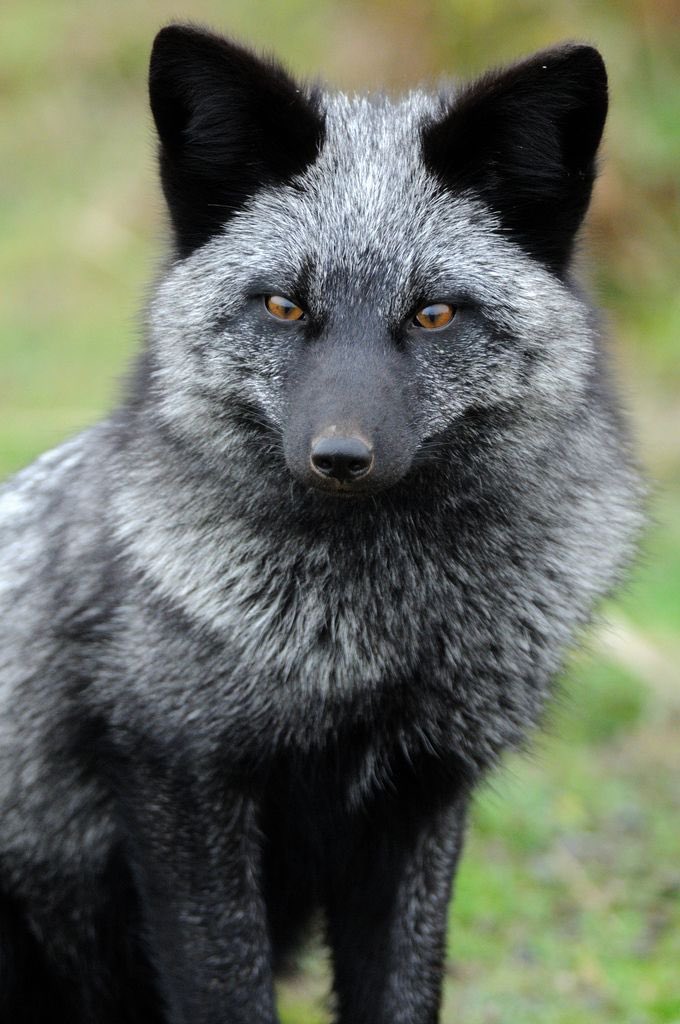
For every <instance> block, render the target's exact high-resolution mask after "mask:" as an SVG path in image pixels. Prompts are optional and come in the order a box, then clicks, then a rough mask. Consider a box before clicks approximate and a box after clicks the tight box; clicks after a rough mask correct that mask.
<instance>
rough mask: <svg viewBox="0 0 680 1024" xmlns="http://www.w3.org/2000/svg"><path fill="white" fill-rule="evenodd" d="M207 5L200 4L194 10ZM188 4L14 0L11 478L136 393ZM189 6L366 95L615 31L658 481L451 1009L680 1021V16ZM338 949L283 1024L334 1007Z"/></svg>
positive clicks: (497, 817) (637, 414)
mask: <svg viewBox="0 0 680 1024" xmlns="http://www.w3.org/2000/svg"><path fill="white" fill-rule="evenodd" d="M186 9H188V8H185V10H186ZM178 13H179V14H180V15H181V14H182V10H181V9H178V8H177V7H176V6H174V5H171V4H170V3H166V2H165V0H154V3H151V4H139V3H137V2H136V0H120V2H119V3H117V4H116V5H115V10H114V8H113V7H112V6H111V5H110V4H109V3H104V0H92V2H91V3H90V4H88V5H87V6H83V5H75V4H72V3H68V2H66V0H31V2H30V3H25V2H20V0H6V2H5V4H4V6H3V32H2V36H1V37H0V57H1V60H0V151H1V153H2V157H3V160H2V164H3V172H2V177H1V180H0V282H1V284H0V359H1V371H2V372H1V373H0V407H1V408H2V411H3V415H2V418H1V420H0V474H5V473H9V472H11V471H12V470H14V469H16V468H18V467H19V466H21V465H23V464H25V463H26V462H28V461H29V460H30V459H31V458H33V457H34V456H35V455H36V454H38V453H39V452H40V451H42V450H44V449H45V448H48V447H50V446H52V445H54V444H56V443H57V442H58V441H59V440H61V439H62V438H63V437H65V436H67V435H69V434H71V433H73V432H75V431H77V430H79V429H80V428H81V427H83V426H84V425H86V424H88V423H90V422H92V421H93V420H94V419H96V417H97V416H98V415H99V414H100V413H101V411H102V410H103V409H105V408H106V407H107V406H108V405H109V404H110V403H111V401H112V400H113V396H114V395H115V392H116V388H117V380H118V378H119V377H120V375H121V373H122V372H123V368H124V366H125V363H126V361H127V359H128V357H129V355H130V353H131V352H132V351H133V349H134V347H135V345H136V343H137V337H138V333H139V330H138V327H137V321H136V311H137V310H138V309H139V308H141V306H142V305H143V301H144V295H145V289H146V287H147V282H148V281H149V280H150V278H151V277H152V275H153V273H154V271H155V266H156V260H157V258H158V254H159V253H160V250H161V240H162V236H163V221H162V210H161V202H160V199H159V195H158V190H157V187H156V184H155V171H154V166H153V165H154V160H153V145H152V142H151V136H150V118H149V115H148V113H147V111H146V99H145V81H144V78H145V62H146V59H147V51H148V47H149V44H150V40H151V38H152V35H153V32H154V31H155V29H156V28H157V27H158V25H159V24H160V23H162V22H164V21H167V20H169V19H170V18H172V17H173V16H176V15H177V14H178ZM191 16H192V17H193V18H194V19H196V20H203V21H207V22H210V23H213V24H215V25H221V26H223V27H225V28H227V29H229V30H232V31H235V32H237V33H238V34H240V35H242V36H245V37H247V38H249V39H250V40H252V41H254V42H255V43H257V44H259V45H261V46H262V47H263V48H269V49H274V50H277V51H278V52H279V53H281V54H283V55H285V57H286V58H287V60H288V62H289V64H290V65H291V66H292V67H293V68H294V69H295V70H297V71H300V72H302V73H308V74H313V73H315V72H317V71H320V70H321V71H324V72H325V73H326V74H327V77H328V78H329V79H330V80H331V81H333V82H335V83H337V84H340V85H344V86H346V87H348V88H354V87H359V86H363V85H370V86H375V85H378V84H380V83H384V84H387V85H388V86H390V87H403V86H406V85H408V84H411V83H413V82H414V81H418V80H420V79H423V78H427V77H430V78H436V77H437V76H439V75H441V74H443V73H446V72H449V73H450V72H452V71H456V70H461V71H465V72H470V71H475V70H478V69H480V68H482V67H484V66H486V65H488V64H490V63H494V62H497V61H500V60H503V59H507V58H511V57H513V56H516V55H520V54H522V53H525V52H527V51H529V50H531V49H532V48H534V47H539V46H542V45H546V44H548V43H550V42H554V41H555V40H558V39H560V38H569V37H571V38H585V39H589V40H591V41H593V42H595V43H598V44H599V45H600V46H601V48H602V49H603V52H604V53H605V56H606V58H607V60H608V63H609V67H610V73H611V86H612V100H613V103H612V113H611V118H610V121H609V127H608V131H607V139H606V159H605V161H604V165H603V173H602V177H601V179H600V182H599V184H598V188H597V192H596V196H595V201H594V205H593V210H592V217H591V229H590V242H591V250H592V251H593V253H594V258H593V259H592V260H591V262H590V264H589V272H590V276H591V278H592V281H593V284H594V286H595V287H596V289H597V291H598V292H599V294H600V295H601V297H602V300H603V304H604V305H605V306H606V308H607V310H608V312H609V315H610V319H611V324H612V334H613V336H614V339H615V342H614V343H613V352H614V354H615V358H616V362H617V363H618V366H619V372H620V376H621V377H622V382H623V385H624V388H625V390H626V392H627V394H628V395H629V401H630V405H631V408H632V409H633V412H634V419H635V427H636V432H637V434H638V435H639V437H640V439H641V441H640V448H641V456H642V459H643V461H644V463H645V464H646V466H647V467H648V469H649V473H650V476H651V477H652V478H653V480H654V493H653V499H652V506H653V509H652V511H653V517H654V525H653V528H652V529H651V530H650V533H649V536H648V538H647V540H646V543H645V546H644V551H643V553H642V556H641V559H640V564H639V567H638V569H637V571H636V573H635V576H634V578H633V580H632V581H631V584H630V585H629V587H628V588H627V589H626V591H625V593H623V594H622V595H621V597H620V598H619V599H618V600H617V601H616V602H614V603H612V604H610V605H609V606H608V608H607V609H606V618H607V619H608V620H609V622H610V626H605V625H602V626H600V627H598V628H597V629H595V630H594V631H593V632H592V634H591V635H590V637H589V638H588V651H587V653H585V654H580V655H578V656H575V657H574V658H573V659H572V663H571V667H570V670H569V673H568V678H567V680H566V681H565V685H564V687H563V692H562V696H561V698H560V700H559V702H558V704H557V706H556V708H555V711H554V714H553V716H552V718H551V721H550V723H549V727H548V730H547V732H546V733H545V735H544V736H543V737H542V738H541V739H539V740H538V741H537V743H536V745H535V746H534V748H533V750H532V752H531V753H530V754H528V755H525V756H522V757H520V756H514V757H513V758H512V759H510V761H509V762H508V764H507V766H506V769H505V771H504V772H503V773H499V774H498V775H497V777H495V778H494V779H493V780H490V782H489V784H488V786H487V787H486V789H485V790H484V791H483V792H481V793H480V794H479V796H478V799H477V803H476V807H475V812H474V815H473V820H472V823H471V828H470V835H469V840H468V844H467V848H466V854H465V857H464V859H463V864H462V868H461V871H460V876H459V879H458V883H457V895H456V899H455V901H454V903H453V906H452V911H451V931H450V958H449V969H448V972H447V978H446V998H445V1008H444V1013H443V1020H444V1022H445V1024H454V1021H455V1022H456V1024H516V1022H522V1024H533V1022H536V1024H539V1022H540V1024H553V1022H554V1024H572V1022H573V1024H577V1022H578V1024H582V1022H583V1021H588V1022H589V1024H680V982H679V980H678V978H679V977H680V969H679V966H678V965H680V856H679V851H680V824H679V822H680V744H679V743H678V727H679V726H680V687H679V686H678V682H679V681H680V668H679V666H680V637H679V635H678V624H679V623H680V451H679V446H678V440H679V438H680V397H679V390H680V387H679V385H680V358H679V351H678V339H679V338H680V291H679V290H678V269H679V268H678V259H677V253H678V237H679V235H680V231H679V228H680V206H679V204H678V184H677V168H678V166H680V135H679V133H678V131H677V125H678V121H679V115H678V95H679V94H680V89H679V85H680V73H679V64H680V45H678V44H679V41H680V40H679V36H678V28H679V25H680V19H678V18H677V10H675V8H674V5H673V4H671V3H661V2H656V3H652V2H650V3H647V4H638V5H632V4H631V5H626V4H623V3H615V2H613V0H605V2H603V3H601V4H592V3H588V4H587V3H585V0H575V2H574V3H570V4H565V3H563V2H559V0H548V2H546V3H540V4H539V3H538V2H537V0H522V2H521V3H519V4H512V5H508V4H501V2H500V0H485V2H483V3H477V4H470V3H463V0H423V2H421V3H412V2H408V0H407V2H404V3H402V2H397V3H393V2H390V3H388V2H387V0H370V2H366V3H365V4H363V5H351V4H341V3H339V2H337V3H334V2H331V0H322V2H318V0H315V2H314V0H289V2H288V3H286V4H284V5H282V4H275V3H274V2H273V0H257V2H252V0H251V2H250V3H246V0H235V2H234V3H231V4H229V5H228V6H227V5H224V4H221V3H219V2H217V0H197V2H195V3H192V5H191ZM327 985H328V972H327V969H326V967H325V962H324V960H323V958H320V957H319V956H318V954H316V953H315V952H314V951H312V952H310V953H308V954H306V956H305V957H304V959H303V971H302V973H301V974H300V975H299V976H298V977H296V978H295V979H293V980H291V981H289V982H287V983H286V984H285V985H282V987H281V993H280V995H281V1013H282V1020H283V1021H284V1024H323V1022H325V1021H327V1020H328V1019H329V1016H328V1012H327V1010H326V1009H325V1006H326V996H325V992H326V990H327Z"/></svg>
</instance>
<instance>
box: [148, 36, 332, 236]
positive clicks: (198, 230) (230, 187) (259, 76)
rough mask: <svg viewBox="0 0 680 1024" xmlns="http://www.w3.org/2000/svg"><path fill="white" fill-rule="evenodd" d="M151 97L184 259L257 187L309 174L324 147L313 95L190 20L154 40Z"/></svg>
mask: <svg viewBox="0 0 680 1024" xmlns="http://www.w3.org/2000/svg"><path fill="white" fill-rule="evenodd" d="M149 97H150V103H151V110H152V113H153V117H154V121H155V123H156V128H157V131H158V137H159V142H160V152H159V158H160V173H161V181H162V185H163V190H164V193H165V196H166V199H167V203H168V208H169V211H170V216H171V220H172V224H173V227H174V229H175V237H176V243H177V249H178V251H179V254H180V255H182V256H184V255H188V254H189V253H190V252H191V251H192V250H193V249H195V248H197V247H198V246H200V245H202V244H204V242H206V241H207V240H208V239H209V238H210V237H211V236H212V235H213V234H215V233H216V232H217V231H219V229H220V228H221V226H222V225H223V224H224V223H225V221H226V220H228V219H229V217H230V216H231V215H232V214H233V213H234V211H236V210H237V209H239V208H240V207H242V206H243V205H244V203H246V202H247V201H248V199H250V198H251V197H252V196H253V195H254V194H255V193H256V192H257V191H258V190H259V189H260V188H262V187H263V186H266V185H268V184H274V183H277V182H285V181H289V180H290V179H291V178H293V177H294V176H295V175H297V174H300V173H302V172H303V171H304V170H305V168H306V167H307V166H308V165H309V164H310V163H312V162H313V161H314V160H315V158H316V156H317V154H318V152H319V149H320V148H321V145H322V143H323V135H324V119H323V114H322V112H321V110H320V105H319V102H318V97H317V96H316V95H315V94H313V93H306V92H305V91H303V89H302V88H301V87H300V86H299V85H298V84H297V83H296V82H295V81H294V80H293V79H292V78H291V77H290V75H289V74H288V73H287V72H286V71H285V70H284V69H283V68H282V67H281V66H280V65H279V64H277V63H275V62H274V61H270V60H265V59H262V58H260V57H258V56H256V55H255V54H254V53H252V52H251V51H249V50H247V49H245V48H244V47H242V46H239V45H237V44H236V43H233V42H231V41H229V40H227V39H225V38H223V37H221V36H218V35H215V34H213V33H212V32H208V31H206V30H204V29H201V28H197V27H195V26H192V25H168V26H166V27H165V28H163V29H161V31H160V32H159V33H158V35H157V36H156V39H155V40H154V44H153V49H152V52H151V61H150V67H149Z"/></svg>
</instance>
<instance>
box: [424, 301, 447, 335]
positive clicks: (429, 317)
mask: <svg viewBox="0 0 680 1024" xmlns="http://www.w3.org/2000/svg"><path fill="white" fill-rule="evenodd" d="M455 315H456V307H455V306H450V305H449V303H448V302H433V303H432V305H431V306H423V308H422V309H419V310H418V312H417V313H416V315H415V317H414V321H415V323H417V324H418V326H419V327H425V328H426V329H427V330H428V331H436V330H437V328H438V327H446V325H447V324H450V323H451V321H452V320H453V318H454V316H455Z"/></svg>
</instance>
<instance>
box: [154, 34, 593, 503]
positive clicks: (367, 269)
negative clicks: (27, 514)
mask: <svg viewBox="0 0 680 1024" xmlns="http://www.w3.org/2000/svg"><path fill="white" fill-rule="evenodd" d="M150 97H151V108H152V111H153V116H154V119H155V123H156V127H157V130H158V135H159V141H160V150H159V152H160V171H161V179H162V184H163V190H164V193H165V196H166V199H167V203H168V208H169V213H170V219H171V225H172V231H173V240H174V250H173V258H172V260H171V263H170V266H169V269H168V272H167V274H166V275H165V277H164V279H163V280H162V282H161V284H160V286H159V288H158V290H157V293H156V295H155V298H154V300H153V301H152V304H151V312H150V325H151V332H150V347H149V355H148V359H149V361H150V366H151V373H150V378H149V379H150V381H151V383H150V385H149V386H150V389H151V391H152V392H153V395H154V397H155V401H156V408H157V410H158V414H159V416H160V417H161V419H162V420H163V423H164V424H165V425H166V426H167V427H169V428H170V430H171V431H172V432H173V435H174V436H175V437H176V438H180V439H182V441H184V442H189V443H190V444H191V445H192V446H194V447H195V450H196V453H197V456H198V455H199V454H201V455H202V456H204V457H207V458H209V459H210V460H211V461H212V463H213V464H217V463H218V462H219V463H222V464H225V463H228V462H229V460H234V459H236V460H239V459H242V458H246V452H245V449H248V455H247V457H249V458H252V457H253V451H254V450H255V448H257V450H258V451H259V453H260V455H261V456H262V457H263V458H264V457H265V456H266V458H267V460H268V465H270V466H271V468H272V469H273V470H274V472H275V473H276V472H278V474H279V476H280V479H282V480H288V481H290V474H292V476H293V478H294V479H295V480H296V481H297V482H298V483H299V484H302V485H303V486H304V487H306V488H313V489H318V490H321V491H324V492H327V493H329V494H332V495H339V496H350V497H352V496H360V495H365V494H375V493H377V492H378V491H381V490H384V489H385V488H388V487H393V486H394V485H395V484H397V483H403V482H404V481H408V480H409V479H412V476H413V474H414V473H416V472H417V469H418V467H420V466H422V465H423V464H426V463H427V462H428V459H436V458H439V459H441V457H442V456H441V452H442V447H441V446H442V444H444V445H445V441H446V438H447V437H449V436H451V435H452V434H455V433H456V432H457V431H458V432H460V431H461V430H464V429H465V428H466V424H469V423H470V422H472V421H473V420H474V421H475V422H477V423H479V422H480V421H483V420H484V417H485V416H489V415H492V414H493V413H497V412H498V411H499V410H502V411H504V412H505V413H506V414H507V415H510V416H515V417H517V418H518V419H521V418H522V417H524V418H525V419H531V418H533V419H536V417H537V415H538V414H539V413H540V415H541V416H543V417H545V416H546V415H548V416H550V415H553V414H554V415H556V416H558V415H560V414H561V413H562V412H564V410H570V409H571V410H573V409H574V408H576V407H578V405H579V403H581V402H582V401H584V398H585V396H586V394H587V390H588V387H589V381H590V379H591V375H592V370H593V362H594V358H595V357H594V350H593V342H592V328H591V327H590V324H589V321H590V314H589V311H588V307H587V306H586V305H585V304H584V303H583V302H582V300H581V299H580V298H579V295H578V292H577V290H576V288H575V287H574V286H573V284H572V283H571V282H570V277H569V265H570V259H571V255H572V251H573V248H574V241H575V237H576V234H577V231H578V229H579V226H580V224H581V221H582V219H583V216H584V214H585V211H586V208H587V206H588V202H589V199H590V193H591V189H592V185H593V180H594V176H595V157H596V151H597V147H598V144H599V141H600V137H601V134H602V130H603V125H604V120H605V116H606V109H607V83H606V74H605V69H604V65H603V62H602V59H601V57H600V55H599V54H598V53H597V51H596V50H594V49H592V48H591V47H589V46H583V45H575V44H568V45H564V46H562V47H559V48H556V49H552V50H547V51H545V52H543V53H539V54H538V55H536V56H534V57H531V58H529V59H528V60H525V61H523V62H522V63H519V64H516V65H514V66H512V67H509V68H506V69H501V70H498V71H493V72H491V73H488V74H486V75H485V76H484V77H482V78H480V79H479V80H478V81H476V82H474V83H472V84H471V85H468V86H467V87H463V88H458V89H455V90H452V91H451V92H450V93H444V94H440V95H431V94H428V93H425V92H420V91H417V92H413V93H411V94H409V95H408V96H406V97H405V98H404V99H402V100H399V101H393V100H391V99H388V98H385V97H371V98H354V99H350V98H347V97H345V96H343V95H334V94H325V93H323V92H321V91H319V90H315V89H306V88H303V87H302V86H300V85H298V84H296V83H295V81H293V79H292V78H291V77H289V75H288V74H287V73H286V72H285V71H284V70H283V69H282V68H281V67H280V66H278V65H277V64H275V63H272V62H270V61H265V60H261V59H259V58H258V57H256V56H255V55H253V54H252V53H250V52H249V51H247V50H245V49H243V48H241V47H240V46H237V45H235V44H234V43H232V42H229V41H227V40H225V39H223V38H220V37H217V36H215V35H212V34H210V33H208V32H205V31H202V30H199V29H197V28H194V27H185V26H178V25H172V26H169V27H167V28H164V29H163V30H161V32H160V33H159V34H158V36H157V37H156V40H155V43H154V47H153V53H152V57H151V67H150ZM244 439H247V440H244ZM492 440H493V439H492V438H488V439H487V441H488V443H492ZM253 446H255V448H254V447H253Z"/></svg>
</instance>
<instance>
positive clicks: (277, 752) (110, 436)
mask: <svg viewBox="0 0 680 1024" xmlns="http://www.w3.org/2000/svg"><path fill="white" fill-rule="evenodd" d="M150 96H151V106H152V111H153V115H154V118H155V123H156V126H157V129H158V135H159V153H160V169H161V178H162V183H163V188H164V192H165V195H166V198H167V202H168V208H169V213H170V219H171V224H172V251H171V254H170V258H169V260H168V264H167V269H166V272H165V273H164V275H163V278H162V280H161V281H160V283H159V284H158V286H157V288H156V290H155V294H154V296H153V299H152V300H151V302H150V307H149V311H148V323H147V332H146V340H145V344H144V346H143V351H142V353H141V354H140V356H139V358H138V360H137V362H136V364H135V367H134V370H133V372H132V374H131V376H130V381H129V385H128V387H127V390H126V393H125V396H124V397H123V399H122V401H121V402H120V404H119V406H118V407H117V408H116V409H115V410H114V411H113V412H112V413H111V415H110V416H108V417H107V418H106V419H105V420H103V421H102V422H101V423H99V424H97V425H95V426H94V427H92V429H90V430H87V431H85V432H84V433H83V434H81V435H80V436H79V437H76V438H75V439H73V440H71V441H68V442H67V443H66V444H64V445H62V446H61V447H60V448H58V449H57V450H56V451H53V452H50V453H48V454H46V455H44V456H42V457H41V458H39V459H38V460H37V461H36V462H35V463H34V464H33V465H32V466H30V467H28V468H27V469H25V470H24V471H23V472H20V473H19V474H18V475H17V476H15V477H14V479H12V480H10V481H9V482H8V483H7V484H6V485H5V487H4V489H3V491H2V492H1V494H0V539H1V546H0V567H1V576H0V596H1V604H0V607H1V609H2V613H1V615H0V633H1V635H2V642H1V644H0V822H1V825H0V1019H1V1020H2V1021H3V1022H5V1021H6V1022H8V1024H9V1022H10V1021H11V1022H12V1024H46V1022H48V1021H50V1022H54V1021H55V1020H57V1019H68V1020H69V1022H71V1024H86V1022H87V1024H91V1022H92V1021H97V1022H98V1024H113V1022H116V1024H142V1022H144V1024H156V1022H158V1024H160V1022H163V1024H246V1022H247V1024H255V1022H257V1024H274V1022H275V1021H276V1020H277V1014H276V1008H275V1000H274V989H273V977H274V976H275V972H276V970H277V968H278V967H279V966H280V965H281V964H282V963H284V962H285V961H286V958H287V957H288V956H289V954H290V952H291V951H292V950H294V949H295V945H296V943H297V941H298V939H299V937H300V936H301V935H302V934H303V932H304V929H305V926H306V925H307V923H308V922H309V920H310V918H311V917H312V916H313V915H315V914H317V913H318V912H319V911H321V912H322V915H323V920H324V922H325V936H326V940H327V942H328V945H329V948H330V950H331V956H332V964H333V974H334V996H335V1006H336V1015H337V1017H336V1019H337V1021H338V1022H340V1024H433V1022H435V1021H436V1020H437V1019H438V1013H439V1002H440V994H441V983H442V963H443V956H444V942H445V928H446V913H447V906H448V902H449V897H450V892H451V885H452V879H453V876H454V873H455V867H456V861H457V858H458V856H459V853H460V848H461V843H462V839H463V834H464V829H465V814H466V807H467V805H468V802H469V798H470V794H471V791H472V790H473V788H474V786H475V784H476V783H477V782H478V781H479V780H480V779H481V778H482V777H483V776H484V775H485V773H487V772H488V771H489V769H490V768H491V767H492V766H494V765H495V764H496V763H497V762H498V759H499V757H500V755H501V754H502V752H503V751H504V750H506V749H508V748H511V747H516V746H518V745H520V744H522V743H523V742H524V740H525V738H526V737H527V735H528V734H529V732H530V730H531V729H532V728H533V727H534V726H535V725H536V724H537V723H538V722H539V721H540V718H541V714H542V711H543V708H544V706H545V703H546V700H547V698H548V697H549V695H550V692H551V687H552V684H553V680H554V678H555V676H556V674H557V673H558V672H559V670H560V667H561V665H562V662H563V659H564V656H565V652H566V651H567V650H568V649H569V648H570V646H571V645H573V643H574V642H575V640H577V639H578V635H579V631H580V630H581V628H582V627H583V626H584V624H586V623H587V622H588V620H589V618H590V616H591V614H592V611H593V608H594V606H595V604H596V602H597V600H598V599H599V598H601V597H602V595H604V594H606V593H607V592H609V591H610V590H611V589H612V587H613V586H614V585H615V584H616V583H617V582H618V581H619V580H620V579H621V576H622V573H623V571H624V570H625V567H626V566H627V565H628V563H629V562H630V560H631V557H632V556H633V554H634V549H635V543H636V538H637V535H638V532H639V529H640V526H641V522H642V514H641V511H640V509H641V486H640V483H639V480H638V476H637V472H636V469H635V466H634V460H633V459H632V457H631V455H630V446H629V442H628V439H627V431H626V427H625V423H624V421H623V418H622V415H621V413H620V410H619V408H618V404H617V401H616V398H615V395H614V392H613V390H612V386H611V384H610V381H609V375H608V371H607V367H606V363H605V358H604V355H603V351H602V343H601V338H600V330H599V327H598V320H597V316H596V315H595V313H594V311H593V309H592V308H591V306H590V305H589V304H588V302H587V301H586V300H585V299H584V297H583V294H582V292H581V290H580V288H579V287H578V285H577V284H576V283H575V280H574V277H573V273H572V269H571V267H572V257H573V251H574V245H575V240H576V238H577V233H578V229H579V227H580V224H581V221H582V219H583V216H584V214H585V211H586V209H587V206H588V202H589V198H590V193H591V189H592V185H593V180H594V176H595V159H596V152H597V148H598V144H599V141H600V136H601V134H602V130H603V125H604V120H605V116H606V109H607V83H606V75H605V70H604V66H603V63H602V60H601V58H600V56H599V54H598V53H597V51H595V50H593V49H592V48H591V47H588V46H582V45H577V44H567V45H564V46H561V47H559V48H556V49H553V50H548V51H546V52H544V53H540V54H538V55H536V56H534V57H532V58H530V59H528V60H525V61H523V62H521V63H519V64H516V65H514V66H512V67H509V68H505V69H501V70H498V71H494V72H491V73H489V74H487V75H486V76H484V77H483V78H481V79H479V80H478V81H476V82H473V83H472V84H470V85H467V86H464V87H457V88H453V87H452V88H451V89H450V90H449V91H445V92H443V93H441V94H437V95H432V94H427V93H425V92H422V91H415V92H412V93H410V94H409V95H408V96H406V97H405V98H404V99H401V100H398V101H396V100H391V99H388V98H385V97H371V98H358V99H350V98H347V97H345V96H342V95H335V94H327V93H325V92H323V91H321V90H320V89H306V88H303V87H302V86H300V85H298V84H297V83H296V82H294V81H293V80H292V79H291V78H290V77H289V76H288V74H287V73H286V72H285V71H284V70H283V69H282V68H281V67H279V66H278V65H277V64H275V63H273V62H269V61H264V60H261V59H260V58H258V57H257V56H255V55H254V54H252V53H250V52H249V51H248V50H246V49H243V48H242V47H240V46H238V45H236V44H234V43H232V42H230V41H227V40H225V39H222V38H220V37H218V36H215V35H212V34H211V33H209V32H207V31H203V30H201V29H198V28H195V27H188V26H181V25H171V26H168V27H166V28H165V29H163V30H162V31H161V32H160V33H159V35H158V36H157V38H156V41H155V44H154V49H153V53H152V58H151V70H150Z"/></svg>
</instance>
